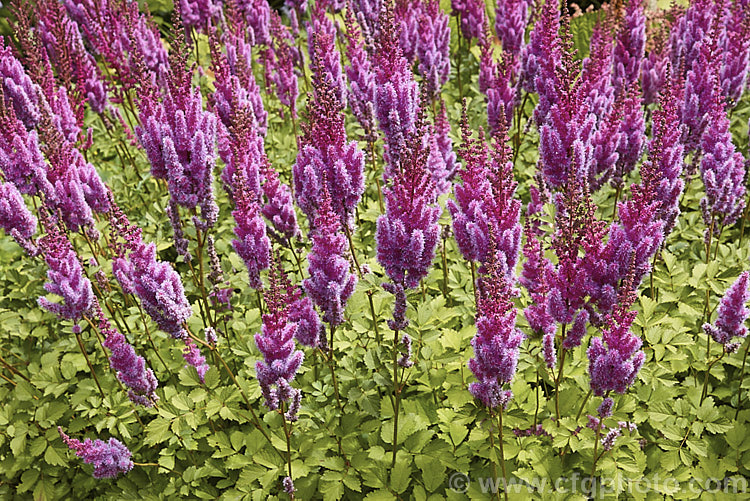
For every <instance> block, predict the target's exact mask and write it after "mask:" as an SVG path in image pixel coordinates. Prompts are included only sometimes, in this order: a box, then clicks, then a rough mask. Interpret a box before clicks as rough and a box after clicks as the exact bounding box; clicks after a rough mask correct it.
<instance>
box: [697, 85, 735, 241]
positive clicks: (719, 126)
mask: <svg viewBox="0 0 750 501" xmlns="http://www.w3.org/2000/svg"><path fill="white" fill-rule="evenodd" d="M714 99H715V100H714V103H713V106H711V108H710V111H709V113H707V117H706V118H707V122H708V123H707V128H706V130H705V132H703V136H702V137H701V148H702V149H703V158H702V159H701V163H700V170H701V177H702V178H703V185H704V186H705V189H706V196H705V197H704V198H703V199H702V200H701V209H702V211H703V220H704V221H705V223H706V226H708V227H709V228H708V229H707V232H708V231H711V230H712V229H713V231H714V232H715V233H716V234H718V233H719V231H721V227H723V226H729V225H732V224H734V223H735V221H737V219H738V218H739V217H740V214H741V213H742V210H743V209H744V208H745V184H744V179H745V170H746V168H745V161H744V158H743V157H742V154H741V153H739V152H738V151H737V150H736V148H735V146H734V143H732V133H731V132H730V131H729V125H730V124H729V117H727V113H726V111H725V105H724V102H723V97H722V96H721V94H720V93H719V92H718V89H715V98H714Z"/></svg>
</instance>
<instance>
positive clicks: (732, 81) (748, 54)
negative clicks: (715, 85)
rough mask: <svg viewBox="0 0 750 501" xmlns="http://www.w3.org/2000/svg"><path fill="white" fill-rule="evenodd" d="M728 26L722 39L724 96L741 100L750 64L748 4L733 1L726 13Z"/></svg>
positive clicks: (721, 71)
mask: <svg viewBox="0 0 750 501" xmlns="http://www.w3.org/2000/svg"><path fill="white" fill-rule="evenodd" d="M725 17H726V27H725V32H724V36H723V40H722V42H723V43H722V45H723V47H722V52H723V55H724V58H723V59H724V60H723V62H722V65H721V70H720V73H719V78H720V80H721V88H722V90H723V92H724V96H725V97H726V98H728V99H731V100H732V102H735V103H736V102H737V101H739V99H740V97H741V96H742V92H743V91H744V90H745V86H746V85H747V75H748V65H750V12H748V5H747V4H744V5H743V4H742V2H732V3H731V5H730V6H729V7H728V9H727V12H726V13H725Z"/></svg>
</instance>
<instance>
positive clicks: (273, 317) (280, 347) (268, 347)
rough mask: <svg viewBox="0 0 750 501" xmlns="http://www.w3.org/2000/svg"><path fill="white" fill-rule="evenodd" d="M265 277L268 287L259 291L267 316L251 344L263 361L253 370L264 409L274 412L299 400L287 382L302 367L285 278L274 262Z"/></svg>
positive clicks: (302, 357)
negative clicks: (295, 340) (256, 377)
mask: <svg viewBox="0 0 750 501" xmlns="http://www.w3.org/2000/svg"><path fill="white" fill-rule="evenodd" d="M268 278H269V281H270V284H269V286H268V288H266V289H264V291H263V295H264V298H265V300H266V306H267V307H268V313H266V314H264V315H263V325H262V326H261V332H260V333H259V334H256V335H255V344H256V346H257V347H258V350H260V353H261V354H262V355H263V360H262V361H260V360H259V361H258V362H256V363H255V371H256V373H257V376H258V383H259V384H260V389H261V393H262V394H263V397H264V399H265V405H266V407H268V408H269V409H270V410H276V409H278V408H279V407H280V406H281V404H282V403H283V402H288V401H292V402H293V401H295V400H297V399H299V396H300V392H299V390H298V389H296V388H292V386H291V383H292V381H293V380H294V377H295V376H296V374H297V371H298V370H299V368H300V366H301V365H302V361H303V359H304V354H303V353H302V352H301V351H300V350H297V349H295V343H294V334H295V331H296V329H297V323H296V322H294V321H292V320H291V319H290V318H289V314H290V299H292V298H291V296H290V295H289V292H288V289H287V288H286V287H285V283H284V282H285V275H284V271H283V270H282V269H281V267H280V264H279V263H278V259H274V260H273V261H272V262H271V271H270V273H269V275H268ZM291 407H292V406H291V405H290V410H291ZM292 417H293V416H292ZM287 419H289V416H287Z"/></svg>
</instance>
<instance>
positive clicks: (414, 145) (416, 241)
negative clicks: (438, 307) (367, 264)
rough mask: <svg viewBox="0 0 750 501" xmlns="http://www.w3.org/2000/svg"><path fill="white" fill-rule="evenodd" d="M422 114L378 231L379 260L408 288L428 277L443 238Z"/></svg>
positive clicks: (389, 188) (387, 195)
mask: <svg viewBox="0 0 750 501" xmlns="http://www.w3.org/2000/svg"><path fill="white" fill-rule="evenodd" d="M422 115H423V114H422V113H420V118H419V122H418V124H417V132H416V133H413V134H411V136H410V137H409V140H408V143H406V146H405V147H404V151H403V152H402V155H401V161H400V163H399V164H398V170H397V171H395V175H394V176H393V178H392V183H391V184H390V185H389V186H387V187H386V188H385V189H384V190H383V198H384V199H385V214H383V215H381V216H380V217H378V221H377V231H376V234H375V241H376V243H377V258H378V262H379V263H380V264H381V265H382V266H383V268H385V272H386V274H387V275H388V277H389V278H390V279H391V280H392V281H393V282H394V283H395V284H400V285H403V286H404V287H405V288H407V289H411V288H414V287H416V286H417V285H418V284H419V281H420V280H421V279H422V278H424V277H425V276H427V272H428V270H429V268H430V266H431V265H432V260H433V258H434V257H435V248H436V247H437V243H438V240H439V238H440V225H439V224H438V219H439V218H440V213H441V209H440V206H439V205H438V204H437V192H436V188H435V186H434V183H433V181H432V178H431V174H430V171H429V170H428V168H427V162H428V154H429V152H428V151H427V150H426V146H425V141H424V136H425V134H427V126H426V124H425V123H424V118H423V116H422Z"/></svg>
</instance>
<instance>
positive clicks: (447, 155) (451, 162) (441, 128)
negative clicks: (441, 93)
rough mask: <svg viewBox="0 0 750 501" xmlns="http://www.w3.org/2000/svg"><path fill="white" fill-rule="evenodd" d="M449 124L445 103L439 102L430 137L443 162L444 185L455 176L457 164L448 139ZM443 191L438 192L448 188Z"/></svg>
mask: <svg viewBox="0 0 750 501" xmlns="http://www.w3.org/2000/svg"><path fill="white" fill-rule="evenodd" d="M450 132H451V124H450V122H449V121H448V110H447V109H446V108H445V101H443V100H442V99H441V100H440V109H439V110H438V111H437V114H436V115H435V120H434V127H433V130H432V137H433V138H434V140H435V146H437V148H436V151H437V152H438V153H440V156H441V157H442V160H443V166H444V171H445V177H444V180H445V182H446V184H448V183H447V182H448V181H451V180H452V179H453V177H454V176H455V174H456V169H457V168H458V163H457V162H456V153H455V152H454V151H453V140H452V139H451V137H450ZM445 188H446V189H445V191H443V190H439V191H440V192H441V193H447V191H448V190H449V189H450V186H446V187H445Z"/></svg>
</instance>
